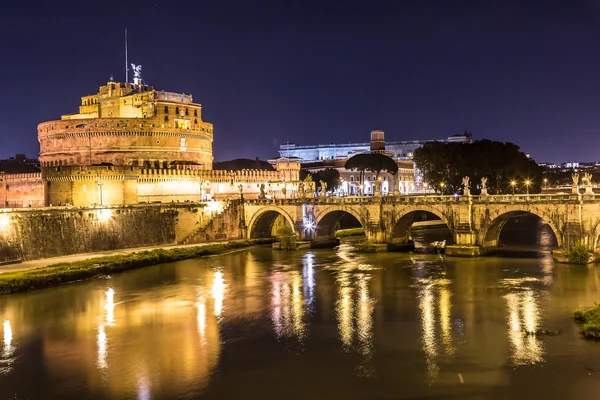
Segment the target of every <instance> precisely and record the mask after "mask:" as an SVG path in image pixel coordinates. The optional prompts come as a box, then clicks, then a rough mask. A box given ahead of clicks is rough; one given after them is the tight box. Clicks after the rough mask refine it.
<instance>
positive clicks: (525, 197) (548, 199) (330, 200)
mask: <svg viewBox="0 0 600 400" xmlns="http://www.w3.org/2000/svg"><path fill="white" fill-rule="evenodd" d="M582 200H583V201H586V202H587V201H600V194H598V195H596V194H588V195H579V196H578V195H576V194H575V195H573V194H564V193H562V194H501V195H486V196H481V195H474V196H456V195H436V194H427V195H395V196H394V195H387V196H343V197H337V196H329V197H318V198H306V199H299V198H288V199H285V198H284V199H257V200H245V202H246V204H256V205H268V204H306V203H309V204H347V205H350V204H372V203H386V204H424V203H428V204H433V203H456V202H466V201H471V202H473V203H576V202H579V201H582Z"/></svg>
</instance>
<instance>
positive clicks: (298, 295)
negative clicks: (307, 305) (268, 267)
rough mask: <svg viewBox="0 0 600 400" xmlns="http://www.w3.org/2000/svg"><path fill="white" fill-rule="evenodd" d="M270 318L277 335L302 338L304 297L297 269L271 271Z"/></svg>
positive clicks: (303, 334)
mask: <svg viewBox="0 0 600 400" xmlns="http://www.w3.org/2000/svg"><path fill="white" fill-rule="evenodd" d="M271 320H272V323H273V329H274V330H275V334H276V335H277V336H278V337H296V338H297V339H303V338H304V336H305V334H306V326H305V322H304V297H303V295H302V276H301V275H300V272H299V271H273V273H272V275H271Z"/></svg>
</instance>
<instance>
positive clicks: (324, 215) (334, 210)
mask: <svg viewBox="0 0 600 400" xmlns="http://www.w3.org/2000/svg"><path fill="white" fill-rule="evenodd" d="M344 219H345V220H346V221H348V220H349V222H350V223H352V222H354V223H355V224H356V223H357V224H358V225H359V226H360V227H362V228H365V222H364V220H363V217H362V216H361V215H360V213H359V212H358V211H357V210H355V209H354V208H352V207H327V208H325V209H324V210H322V211H320V212H319V213H318V214H317V215H315V224H314V225H315V228H314V229H315V231H314V232H313V234H312V236H313V238H315V239H317V240H318V239H319V238H322V239H332V238H334V237H335V231H336V227H337V226H338V224H339V223H340V222H341V221H342V220H344ZM359 226H355V227H359Z"/></svg>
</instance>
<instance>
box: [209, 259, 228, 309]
mask: <svg viewBox="0 0 600 400" xmlns="http://www.w3.org/2000/svg"><path fill="white" fill-rule="evenodd" d="M226 286H227V285H226V284H225V279H224V278H223V271H221V270H216V271H215V277H214V279H213V286H212V297H213V300H214V303H215V317H217V318H219V317H220V316H221V314H222V313H223V298H224V297H225V288H226Z"/></svg>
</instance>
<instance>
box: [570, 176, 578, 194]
mask: <svg viewBox="0 0 600 400" xmlns="http://www.w3.org/2000/svg"><path fill="white" fill-rule="evenodd" d="M571 179H572V180H573V188H572V189H571V193H573V194H579V187H578V183H579V174H578V173H577V172H575V173H574V174H571Z"/></svg>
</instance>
